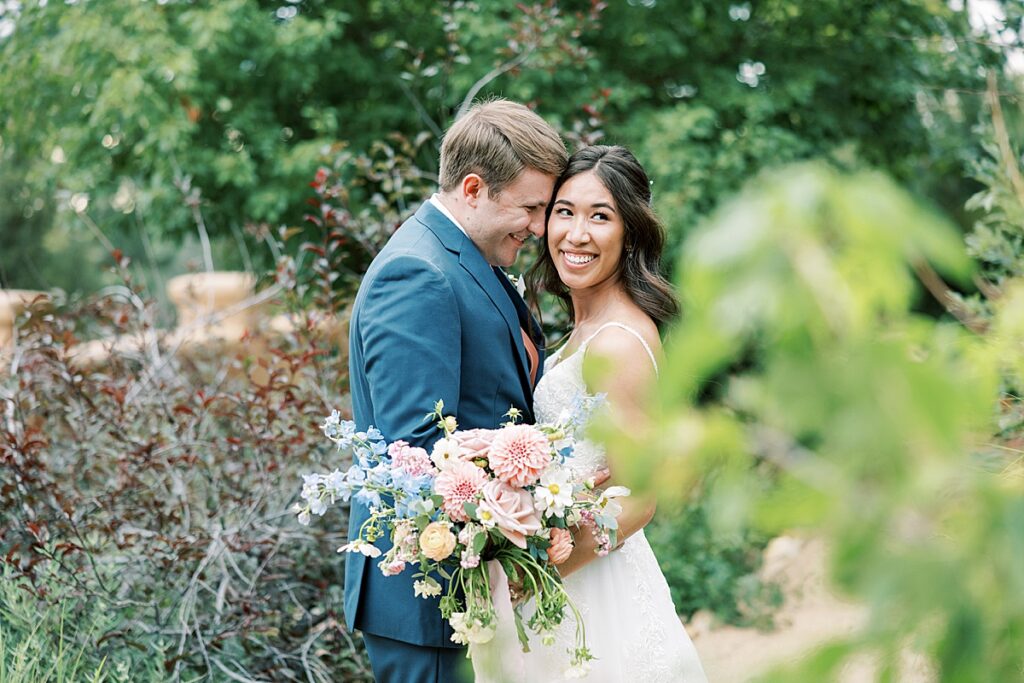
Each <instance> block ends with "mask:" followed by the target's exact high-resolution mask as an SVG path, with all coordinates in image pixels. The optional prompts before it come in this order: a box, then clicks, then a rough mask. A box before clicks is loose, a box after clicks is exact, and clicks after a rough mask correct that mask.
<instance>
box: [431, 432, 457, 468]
mask: <svg viewBox="0 0 1024 683" xmlns="http://www.w3.org/2000/svg"><path fill="white" fill-rule="evenodd" d="M461 455H462V446H460V445H459V442H458V441H456V440H455V439H438V440H437V443H435V444H434V450H433V451H432V452H431V454H430V460H431V461H432V462H433V463H434V467H436V468H437V469H439V470H443V469H445V468H447V467H448V465H449V464H450V463H452V462H454V461H455V460H458V459H459V456H461Z"/></svg>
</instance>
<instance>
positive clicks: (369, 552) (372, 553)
mask: <svg viewBox="0 0 1024 683" xmlns="http://www.w3.org/2000/svg"><path fill="white" fill-rule="evenodd" d="M338 552H339V553H362V554H363V555H366V556H367V557H380V548H378V547H377V546H375V545H373V544H372V543H367V542H366V541H364V540H363V539H361V538H357V539H356V540H354V541H352V542H351V543H346V544H345V545H343V546H341V547H340V548H338Z"/></svg>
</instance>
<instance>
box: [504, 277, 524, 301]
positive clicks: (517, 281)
mask: <svg viewBox="0 0 1024 683" xmlns="http://www.w3.org/2000/svg"><path fill="white" fill-rule="evenodd" d="M505 277H507V278H508V281H509V282H511V283H512V286H513V287H515V289H516V291H517V292H519V296H522V297H525V296H526V278H524V277H523V276H522V275H513V274H512V273H505Z"/></svg>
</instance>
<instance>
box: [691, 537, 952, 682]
mask: <svg viewBox="0 0 1024 683" xmlns="http://www.w3.org/2000/svg"><path fill="white" fill-rule="evenodd" d="M825 558H826V550H825V546H824V544H823V543H822V541H820V540H817V539H802V538H796V537H792V536H782V537H779V538H777V539H775V540H774V541H772V542H771V544H769V546H768V548H767V549H766V551H765V563H764V569H763V570H762V574H763V575H764V576H765V578H768V579H774V580H777V581H778V582H779V583H780V584H781V586H782V588H783V591H784V593H785V596H786V600H785V604H784V605H783V607H782V609H781V610H780V611H779V612H778V613H777V615H776V619H775V623H776V628H775V629H774V630H772V631H769V632H761V631H758V630H756V629H747V628H736V627H732V626H714V625H713V624H712V623H711V619H710V617H709V616H708V615H704V614H697V615H695V616H694V619H692V620H691V622H690V623H689V624H687V627H686V628H687V631H688V632H689V634H690V637H691V638H692V639H693V642H694V645H696V647H697V651H698V652H699V653H700V656H701V661H702V662H703V663H704V669H705V671H706V672H707V674H708V679H709V681H710V683H746V682H747V681H752V680H754V679H756V677H757V676H758V674H760V673H763V672H765V671H768V670H769V669H771V668H772V667H774V666H777V665H780V664H785V663H791V662H795V661H797V660H799V658H800V657H801V656H802V655H803V654H804V653H807V652H808V651H809V650H811V649H813V648H814V647H815V646H816V645H819V644H823V643H825V642H827V641H829V640H832V639H834V638H836V637H838V636H841V635H843V634H844V633H850V632H852V631H854V630H855V629H857V628H858V627H859V626H860V625H861V624H862V623H863V621H864V619H865V618H866V617H867V611H866V610H865V609H864V608H863V607H862V606H859V605H856V604H851V603H849V602H847V601H844V600H841V599H839V598H838V597H836V596H835V595H834V594H832V593H831V592H830V591H829V590H828V588H827V587H826V585H825V578H824V577H825ZM902 668H903V671H902V673H901V676H900V678H899V680H900V681H901V683H931V681H933V680H934V677H933V676H932V675H930V673H929V669H928V665H927V662H925V661H924V660H923V659H922V658H921V657H919V656H914V655H913V654H912V653H907V655H906V657H905V660H904V662H903V667H902ZM873 674H874V667H873V666H872V662H871V661H870V660H869V659H864V660H858V661H854V662H851V663H850V664H849V665H848V666H847V667H846V668H845V669H844V670H843V672H842V675H841V676H840V677H839V678H838V681H837V683H869V682H870V681H873V680H874V678H875V677H874V675H873Z"/></svg>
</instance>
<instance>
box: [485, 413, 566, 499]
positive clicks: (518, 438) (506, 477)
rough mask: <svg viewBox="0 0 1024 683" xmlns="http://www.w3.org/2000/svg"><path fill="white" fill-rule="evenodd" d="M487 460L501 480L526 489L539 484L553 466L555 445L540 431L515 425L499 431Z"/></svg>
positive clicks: (528, 426)
mask: <svg viewBox="0 0 1024 683" xmlns="http://www.w3.org/2000/svg"><path fill="white" fill-rule="evenodd" d="M487 459H488V463H489V464H490V467H491V470H492V471H493V472H494V474H495V475H496V476H497V477H498V479H501V480H502V481H504V482H506V483H507V484H509V485H510V486H514V487H515V488H522V487H524V486H527V485H528V484H532V483H533V482H535V481H537V479H539V478H540V474H541V472H543V471H544V469H545V468H547V466H548V465H549V464H551V443H550V442H549V441H548V437H546V436H544V434H542V433H541V432H540V430H538V429H537V428H536V427H533V426H531V425H513V426H511V427H505V428H504V429H500V430H498V433H497V434H496V435H495V437H494V441H492V442H491V448H490V450H489V451H488V454H487Z"/></svg>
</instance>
